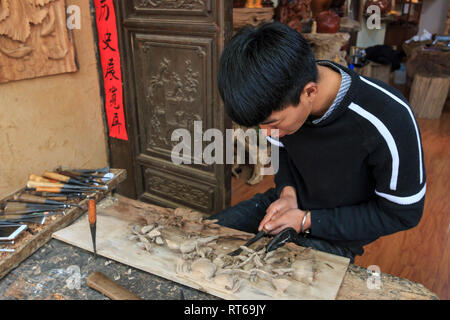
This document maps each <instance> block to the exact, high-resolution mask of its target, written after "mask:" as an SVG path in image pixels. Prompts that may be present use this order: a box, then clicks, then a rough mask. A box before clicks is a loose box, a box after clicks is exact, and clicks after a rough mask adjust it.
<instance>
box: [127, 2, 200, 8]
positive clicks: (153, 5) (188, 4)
mask: <svg viewBox="0 0 450 320" xmlns="http://www.w3.org/2000/svg"><path fill="white" fill-rule="evenodd" d="M135 7H136V8H155V9H202V8H204V7H205V1H204V0H136V1H135Z"/></svg>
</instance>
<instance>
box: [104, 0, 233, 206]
mask: <svg viewBox="0 0 450 320" xmlns="http://www.w3.org/2000/svg"><path fill="white" fill-rule="evenodd" d="M115 4H116V8H117V10H118V23H119V24H118V29H119V33H120V42H121V49H122V50H121V51H122V63H123V74H124V88H125V109H126V117H127V123H128V126H129V128H128V131H129V133H131V136H130V144H131V146H130V147H129V149H130V150H131V151H132V153H133V154H132V155H130V156H132V157H133V159H132V164H133V166H134V177H133V178H134V180H135V185H136V196H137V198H139V199H140V200H143V201H148V202H151V203H156V204H158V205H162V206H167V207H176V206H186V207H190V208H193V209H196V210H199V211H202V212H206V213H214V212H217V211H219V210H220V209H222V208H224V207H226V206H227V205H229V202H230V194H231V190H230V188H231V183H230V179H231V176H230V166H227V165H224V164H214V165H206V164H195V165H194V164H191V165H175V164H173V163H172V161H171V151H172V148H173V146H175V145H176V144H177V143H178V142H177V141H174V142H173V141H171V135H172V132H173V130H174V129H177V128H184V129H187V130H188V131H189V132H190V133H191V136H192V137H194V131H193V125H194V122H195V121H202V129H203V131H205V130H207V129H208V128H217V129H219V130H221V131H222V132H225V129H226V128H231V122H230V121H229V120H228V119H227V118H226V117H225V113H224V108H223V103H222V101H221V99H220V96H219V94H218V90H217V84H216V75H217V66H218V60H219V58H220V53H221V52H222V50H223V47H224V43H225V41H226V40H227V39H229V38H230V36H231V30H232V1H228V0H127V1H116V2H115ZM133 136H134V137H133ZM207 143H209V142H206V143H205V142H204V143H203V146H205V144H207ZM111 150H112V151H111V152H112V154H111V157H112V159H114V157H116V158H117V157H124V156H126V154H124V152H123V148H122V152H121V151H114V150H115V149H114V148H112V149H111ZM114 153H116V155H115V154H114ZM119 160H120V159H119ZM112 162H113V161H112ZM116 162H120V161H116ZM125 162H126V161H125ZM192 162H193V157H192ZM131 174H132V172H130V175H131Z"/></svg>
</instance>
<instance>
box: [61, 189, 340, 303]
mask: <svg viewBox="0 0 450 320" xmlns="http://www.w3.org/2000/svg"><path fill="white" fill-rule="evenodd" d="M123 199H124V198H123V197H120V198H119V201H118V203H116V204H114V205H113V206H111V207H109V208H106V209H103V208H99V210H98V217H97V254H99V255H102V256H104V257H107V258H108V259H112V260H115V261H118V262H121V263H124V264H126V265H130V266H132V267H135V268H137V269H140V270H143V271H146V272H149V273H152V274H155V275H158V276H161V277H163V278H166V279H169V280H171V281H175V282H178V283H181V284H183V285H186V286H189V287H192V288H195V289H198V290H200V291H204V292H207V293H209V294H212V295H215V296H217V297H220V298H223V299H247V300H250V299H263V300H264V299H335V298H336V295H337V292H338V290H339V287H340V285H341V282H342V279H343V277H344V275H345V272H346V270H347V266H348V263H349V259H347V258H343V257H339V256H335V255H331V254H327V253H324V252H320V251H315V250H309V249H308V250H305V248H302V247H299V246H296V245H294V244H288V245H286V246H285V247H283V248H284V249H285V250H287V251H289V252H293V253H297V254H298V256H299V259H302V257H306V255H308V257H309V258H312V259H314V260H315V261H316V266H317V268H318V270H319V271H318V273H317V276H316V277H315V280H314V281H313V282H312V284H311V285H307V284H304V283H301V282H299V281H296V280H293V284H294V285H291V286H290V287H289V288H288V290H286V291H285V292H284V293H283V294H279V293H277V292H276V290H275V289H274V287H273V286H272V284H271V283H270V282H269V281H264V280H260V281H258V282H256V283H253V282H249V281H246V280H245V279H240V280H241V281H242V282H241V287H240V289H239V291H237V292H234V293H233V292H231V291H230V290H226V289H224V288H222V287H221V286H220V285H218V284H216V283H215V282H214V281H213V280H211V281H208V280H205V279H202V278H196V277H194V276H192V275H191V274H186V273H177V271H176V265H177V262H178V260H179V259H180V253H178V252H175V251H172V250H170V249H169V248H168V247H167V246H166V245H162V246H156V245H155V246H153V247H152V251H151V252H147V251H143V250H142V249H140V248H138V247H137V246H136V245H135V244H136V242H135V241H132V240H129V239H128V236H129V235H130V226H131V225H133V224H134V223H135V222H131V221H138V219H136V218H133V216H134V217H136V216H139V215H141V213H143V212H145V214H149V213H148V212H149V211H151V210H154V208H157V207H156V206H153V207H152V206H151V205H148V204H143V203H141V202H139V201H134V200H130V199H128V200H125V201H123ZM121 202H126V203H129V204H130V205H128V209H126V210H125V212H123V210H121V209H123V208H124V204H123V203H121ZM160 209H163V210H164V208H160ZM160 209H157V210H160ZM165 210H170V209H165ZM121 211H122V212H121ZM142 216H143V215H141V219H142ZM123 217H126V218H125V219H122V218H123ZM127 221H128V223H127ZM88 225H89V224H88V221H87V216H86V215H85V216H83V217H82V218H81V219H79V220H78V221H77V222H76V223H74V224H73V225H71V226H69V227H67V228H65V229H62V230H60V231H58V232H56V233H54V234H53V237H54V238H56V239H58V240H61V241H65V242H67V243H69V244H71V245H74V246H77V247H80V248H82V249H85V250H88V251H92V242H91V238H90V231H89V227H88ZM219 229H220V230H223V231H226V230H225V229H228V228H224V227H220V228H219ZM228 230H231V229H228ZM161 232H163V236H164V238H165V239H171V240H174V239H181V238H184V239H185V238H186V237H187V234H186V233H185V232H184V231H183V230H181V229H179V228H178V229H177V228H176V227H173V226H165V227H164V229H162V230H161ZM236 232H239V231H236ZM242 234H244V233H242ZM205 235H206V234H205ZM246 235H249V234H246ZM260 241H262V242H261V243H267V242H268V239H262V240H260ZM243 243H245V241H244V240H238V239H227V238H219V240H218V242H217V245H216V246H215V247H214V252H215V253H216V254H220V253H228V252H230V251H232V250H234V249H236V248H238V246H239V245H242V244H243ZM278 250H280V249H278ZM305 251H306V252H307V253H306V252H305Z"/></svg>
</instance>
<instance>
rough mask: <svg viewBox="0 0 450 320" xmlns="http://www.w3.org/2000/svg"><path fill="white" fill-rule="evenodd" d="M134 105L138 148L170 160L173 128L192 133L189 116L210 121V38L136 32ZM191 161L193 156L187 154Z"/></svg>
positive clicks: (193, 120)
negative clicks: (137, 130) (139, 120)
mask: <svg viewBox="0 0 450 320" xmlns="http://www.w3.org/2000/svg"><path fill="white" fill-rule="evenodd" d="M133 43H134V45H135V49H134V50H133V52H134V56H133V60H134V61H135V70H134V74H135V83H137V84H139V90H136V96H137V108H138V113H139V118H140V119H148V121H145V122H140V133H141V146H140V151H139V154H146V155H150V156H161V157H163V158H164V159H166V160H167V161H170V154H171V151H172V148H173V147H174V146H175V145H176V144H177V143H178V142H177V141H171V136H172V132H173V131H174V130H175V129H187V130H188V131H189V132H190V133H191V137H192V138H194V122H195V121H202V125H203V129H207V128H209V127H211V126H212V123H211V122H212V121H211V119H212V115H213V110H214V109H213V107H214V106H213V105H212V103H211V98H210V97H211V95H212V87H211V81H208V79H210V76H211V61H210V58H211V46H212V40H211V39H204V38H203V39H202V38H200V39H199V38H190V37H171V36H161V35H146V34H136V35H135V37H134V41H133ZM191 161H192V162H194V158H193V157H191Z"/></svg>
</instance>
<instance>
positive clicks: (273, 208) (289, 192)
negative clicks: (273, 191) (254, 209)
mask: <svg viewBox="0 0 450 320" xmlns="http://www.w3.org/2000/svg"><path fill="white" fill-rule="evenodd" d="M291 209H298V203H297V193H296V192H295V188H294V187H290V186H288V187H284V188H283V191H282V192H281V194H280V199H278V200H276V201H274V202H272V204H271V205H270V206H269V207H268V208H267V210H266V215H265V217H264V219H262V221H261V223H260V224H259V227H258V231H261V230H262V229H263V227H264V225H265V224H266V223H267V222H269V221H270V220H272V219H276V218H277V217H278V216H279V215H280V214H283V213H285V212H286V211H289V210H291Z"/></svg>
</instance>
